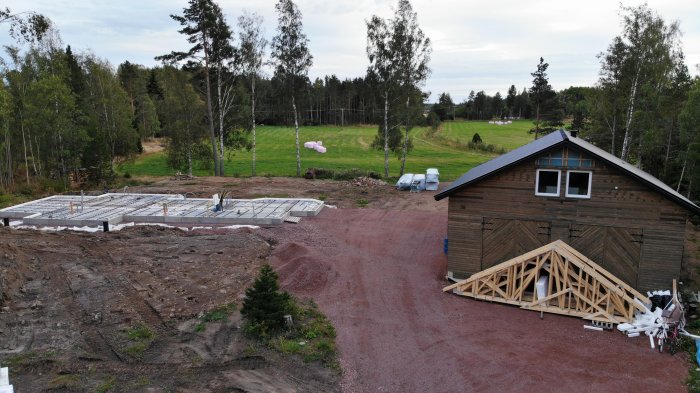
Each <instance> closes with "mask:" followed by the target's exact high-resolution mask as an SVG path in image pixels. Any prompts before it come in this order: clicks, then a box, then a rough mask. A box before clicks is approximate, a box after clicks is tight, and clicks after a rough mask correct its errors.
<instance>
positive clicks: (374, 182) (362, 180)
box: [350, 176, 386, 187]
mask: <svg viewBox="0 0 700 393" xmlns="http://www.w3.org/2000/svg"><path fill="white" fill-rule="evenodd" d="M350 184H351V185H353V186H356V187H384V186H386V182H384V180H380V179H373V178H371V177H368V176H363V177H356V178H354V179H352V180H350Z"/></svg>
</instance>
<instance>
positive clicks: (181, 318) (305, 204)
mask: <svg viewBox="0 0 700 393" xmlns="http://www.w3.org/2000/svg"><path fill="white" fill-rule="evenodd" d="M224 182H226V184H224ZM224 185H225V187H224ZM225 188H228V189H230V190H231V194H235V195H236V198H235V199H233V198H219V199H218V200H217V198H212V197H211V196H212V195H215V194H219V195H225V193H223V192H221V190H222V189H225ZM185 195H187V196H188V197H187V198H185V197H184V196H185ZM434 195H435V194H434V193H430V192H415V193H411V192H401V191H397V190H395V189H394V187H392V186H391V185H387V184H382V183H381V182H368V181H357V180H355V181H347V182H337V181H324V180H314V181H310V180H304V179H284V178H270V179H266V178H257V179H239V180H235V181H233V180H232V179H226V180H223V179H215V178H212V179H197V180H195V181H190V182H187V183H185V182H181V181H172V180H163V181H159V182H155V183H152V184H149V185H144V186H138V187H132V188H131V189H130V192H129V193H114V192H113V193H107V194H103V195H95V196H88V195H85V196H80V195H75V196H54V197H50V198H45V199H41V200H37V201H34V202H30V203H26V204H23V205H18V206H14V207H11V208H8V209H3V210H1V211H0V218H3V219H5V218H6V219H7V220H3V221H5V222H6V223H8V224H9V227H0V236H1V237H2V239H3V241H2V242H1V243H0V272H2V277H1V278H2V280H0V292H1V293H2V298H1V299H2V305H1V306H2V309H1V310H0V334H2V337H3V340H2V342H1V343H0V365H1V366H3V367H4V366H8V367H9V374H10V381H11V383H12V384H13V385H14V387H15V391H16V392H25V391H85V392H92V391H98V390H100V389H101V388H105V387H109V389H107V390H103V391H123V392H166V391H179V392H201V391H213V392H229V391H245V392H270V391H281V392H333V391H337V392H367V391H384V392H419V391H431V392H452V391H456V390H464V391H504V392H521V391H536V390H537V391H571V392H578V391H580V392H589V391H621V392H627V391H630V392H631V391H634V392H638V391H661V390H663V391H667V392H684V391H686V386H685V379H686V376H687V372H688V368H689V363H688V359H687V358H686V357H685V356H683V355H682V354H676V355H674V356H671V355H669V354H668V353H664V354H659V353H658V351H656V350H652V349H650V347H649V340H648V339H647V338H646V337H644V336H641V337H628V335H627V334H621V333H619V332H616V331H600V330H590V329H585V328H584V325H589V324H591V323H592V322H594V321H595V322H598V323H599V325H598V326H602V324H606V323H611V324H612V323H613V322H614V323H615V324H620V323H623V322H624V321H626V320H628V319H629V318H631V317H633V316H634V315H635V314H636V313H638V312H641V311H643V310H641V306H639V305H638V304H637V302H635V300H634V299H635V298H642V300H648V299H646V296H645V295H644V294H643V293H640V292H639V291H637V290H636V289H634V288H632V287H630V286H628V285H626V284H624V282H621V281H620V280H618V279H616V278H615V276H614V275H612V274H610V272H608V271H606V270H605V269H603V268H601V267H600V266H599V265H597V264H596V263H595V262H594V261H593V260H591V259H590V258H588V257H586V256H585V255H582V254H580V253H578V252H577V251H576V249H574V248H572V247H570V246H568V245H567V244H565V243H557V242H553V243H551V244H547V245H545V246H542V247H541V248H538V249H534V250H532V251H531V252H529V253H524V254H522V255H519V256H518V257H516V258H513V259H510V260H508V261H506V262H504V263H503V264H496V265H494V266H493V267H492V268H490V269H484V270H483V271H482V272H480V273H478V274H474V275H472V276H471V277H469V278H468V279H465V280H456V282H454V283H450V282H449V281H447V280H446V279H445V273H446V271H447V268H448V265H447V264H448V258H447V256H446V254H445V250H444V248H443V243H444V239H445V238H446V237H447V230H448V226H447V221H448V215H447V212H448V201H447V200H442V201H437V202H436V201H434V200H433V196H434ZM360 199H362V200H363V201H365V202H366V203H363V206H358V202H357V201H358V200H360ZM217 206H218V207H217ZM299 218H301V220H298V219H299ZM132 222H133V223H134V224H139V223H140V224H148V225H131V223H132ZM127 223H128V224H129V225H125V224H127ZM153 224H157V225H153ZM86 228H92V230H91V231H90V232H93V233H86V232H84V230H86ZM36 229H44V230H41V231H39V230H36ZM47 229H48V230H47ZM58 229H64V230H58ZM105 229H107V231H105ZM687 236H688V237H687V239H686V243H687V245H688V246H687V249H688V251H687V255H689V256H691V257H689V259H688V260H687V261H685V262H684V263H685V264H686V265H693V264H696V263H697V261H695V260H694V259H693V258H692V256H694V255H696V254H697V249H696V248H694V247H695V246H694V245H695V244H696V242H697V235H696V233H695V231H689V232H688V235H687ZM264 263H270V264H272V266H273V267H274V269H275V270H276V271H277V272H278V274H279V277H280V285H281V288H282V289H284V290H286V291H289V292H290V293H291V294H293V295H294V296H296V297H298V298H304V299H312V300H313V301H315V302H316V303H317V304H318V307H319V309H320V310H321V311H322V312H323V313H324V314H326V315H327V316H328V318H329V319H330V320H331V322H332V323H333V325H334V326H335V329H336V331H337V346H338V357H339V358H338V360H339V364H340V368H341V369H342V372H340V373H337V372H334V371H332V370H328V369H327V368H325V367H323V366H322V365H320V364H318V363H314V362H310V363H305V362H303V361H301V359H296V358H294V357H289V356H285V355H284V354H280V353H278V352H275V351H272V350H270V349H269V348H266V347H264V346H256V345H255V343H254V342H252V341H250V340H249V339H248V338H246V336H245V335H244V334H243V332H242V330H241V326H242V320H241V316H240V314H239V313H238V312H234V313H232V314H231V315H230V316H229V317H228V318H227V319H225V320H222V321H216V322H210V323H207V324H206V329H204V330H203V331H197V330H196V329H195V326H196V325H197V324H198V323H201V321H202V319H201V317H202V315H203V314H206V313H207V312H209V311H211V310H214V309H216V308H217V307H220V306H221V305H225V304H231V303H237V304H238V305H240V303H241V299H242V298H243V294H244V291H245V289H246V288H247V287H248V286H249V285H250V284H251V283H252V281H253V279H254V278H255V275H256V274H257V271H258V270H259V268H260V266H261V265H262V264H264ZM684 269H687V270H688V271H690V270H693V269H692V268H684ZM545 275H546V276H547V277H548V280H547V282H546V284H542V285H543V286H546V289H545V290H546V295H545V294H544V293H545V292H542V293H540V294H538V293H537V283H538V282H541V281H542V280H541V278H542V276H545ZM543 288H544V287H543ZM444 292H448V293H444ZM454 293H456V294H458V295H462V296H454ZM464 296H467V297H470V298H472V299H465V298H464ZM513 305H515V306H517V307H513ZM533 311H536V312H533ZM561 314H564V315H561ZM135 326H145V327H148V328H149V330H150V331H152V332H154V335H153V337H151V338H149V339H148V340H147V341H145V342H139V341H134V339H133V338H131V336H129V335H128V334H127V333H128V332H130V330H129V329H133V327H135ZM601 330H602V329H601ZM139 344H143V345H141V346H139Z"/></svg>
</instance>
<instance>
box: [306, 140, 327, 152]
mask: <svg viewBox="0 0 700 393" xmlns="http://www.w3.org/2000/svg"><path fill="white" fill-rule="evenodd" d="M304 147H305V148H307V149H312V150H316V151H317V152H319V153H325V152H326V148H325V147H323V142H322V141H310V142H304Z"/></svg>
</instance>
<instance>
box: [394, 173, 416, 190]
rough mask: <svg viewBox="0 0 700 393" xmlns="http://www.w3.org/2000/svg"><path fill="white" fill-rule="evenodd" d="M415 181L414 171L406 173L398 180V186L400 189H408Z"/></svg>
mask: <svg viewBox="0 0 700 393" xmlns="http://www.w3.org/2000/svg"><path fill="white" fill-rule="evenodd" d="M412 182H413V173H404V174H403V176H401V177H400V178H399V181H397V182H396V188H397V189H399V190H408V189H410V188H411V183H412Z"/></svg>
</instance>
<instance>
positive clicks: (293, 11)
mask: <svg viewBox="0 0 700 393" xmlns="http://www.w3.org/2000/svg"><path fill="white" fill-rule="evenodd" d="M275 9H276V10H277V35H276V36H275V37H274V38H273V39H272V58H273V59H274V63H275V74H276V77H278V78H280V80H282V82H283V84H284V86H285V89H286V92H287V94H289V95H290V96H291V99H292V111H293V112H294V130H295V133H294V140H295V144H296V159H297V176H301V155H300V150H299V113H298V111H297V106H296V97H295V96H296V94H297V90H298V89H299V88H301V86H302V82H303V83H304V85H305V84H306V79H307V74H308V72H309V68H310V67H311V65H312V64H313V57H312V56H311V53H309V48H308V43H309V40H308V38H306V34H304V32H303V30H302V28H303V26H302V22H301V11H299V8H298V7H297V6H296V4H294V2H293V1H292V0H279V1H278V2H277V4H276V5H275Z"/></svg>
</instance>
